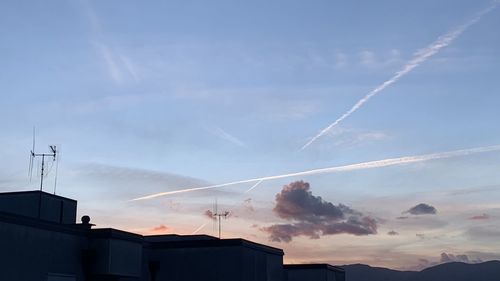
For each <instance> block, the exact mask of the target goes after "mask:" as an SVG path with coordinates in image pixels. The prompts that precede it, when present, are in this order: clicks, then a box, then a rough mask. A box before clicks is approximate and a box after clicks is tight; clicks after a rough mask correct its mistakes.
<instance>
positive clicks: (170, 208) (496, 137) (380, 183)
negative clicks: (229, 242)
mask: <svg viewBox="0 0 500 281" xmlns="http://www.w3.org/2000/svg"><path fill="white" fill-rule="evenodd" d="M497 6H499V7H497ZM499 30H500V2H499V1H491V0H477V1H465V0H460V1H457V0H422V1H401V0H383V1H326V0H317V1H299V0H291V1H285V0H276V1H269V0H254V1H234V0H213V1H190V0H184V1H174V0H169V1H159V0H158V1H118V0H106V1H97V0H94V1H91V0H70V1H62V0H54V1H37V0H31V1H24V0H21V1H18V0H16V1H0V35H1V37H0V38H1V39H0V62H1V67H0V146H1V149H0V157H1V159H2V161H1V162H0V191H1V192H4V191H21V190H33V189H37V188H38V183H39V176H38V177H37V175H36V173H37V172H38V169H39V168H38V167H39V166H38V165H35V169H34V170H35V174H34V175H33V179H32V181H31V182H30V181H29V177H28V164H29V151H30V149H31V146H32V130H33V127H36V152H38V153H42V152H48V145H57V146H58V147H59V148H60V149H61V150H60V152H61V154H60V161H59V167H58V182H57V194H59V195H62V196H66V197H70V198H74V199H76V200H78V204H79V207H78V208H79V216H81V215H84V214H88V215H90V216H91V217H92V222H93V223H95V224H97V226H98V227H114V228H119V229H124V230H127V231H132V232H138V233H142V234H162V233H178V234H192V233H198V234H209V235H217V233H216V231H215V229H214V226H215V224H214V222H213V221H212V220H211V219H210V218H209V217H208V216H207V215H206V214H207V210H209V211H212V209H213V205H214V202H215V201H217V203H218V209H219V210H220V211H222V210H227V211H230V212H231V215H230V217H229V218H228V219H227V220H224V221H223V225H222V228H223V237H226V238H227V237H243V238H245V239H249V240H252V241H256V242H259V243H264V244H269V245H271V246H274V247H278V248H282V249H284V251H285V261H286V262H288V263H298V262H326V263H331V264H351V263H365V264H370V265H373V266H384V267H390V268H397V269H420V268H424V267H428V266H431V265H434V264H437V263H440V262H445V261H449V260H459V261H466V262H478V261H486V260H491V259H500V243H498V237H500V124H499V122H500V110H499V106H500V79H499V78H500V32H499ZM370 93H374V94H373V95H370ZM367 95H368V96H367ZM366 97H368V99H365V100H363V98H366ZM365 101H366V102H365ZM357 103H358V105H359V106H356V104H357ZM353 106H354V107H353ZM346 113H347V114H346ZM345 114H346V115H345ZM343 115H344V117H345V118H343V117H342V116H343ZM335 121H338V122H337V123H335V125H334V126H332V127H331V128H330V129H329V130H325V131H324V134H321V135H318V134H319V133H320V132H321V131H322V130H323V129H325V128H327V127H328V126H329V125H331V124H333V123H334V122H335ZM315 136H317V138H314V137H315ZM402 157H405V158H402ZM387 159H395V160H387ZM379 160H381V161H379ZM385 160H387V161H385ZM373 161H377V162H373ZM388 163H390V164H388ZM35 164H39V163H35ZM352 164H359V165H352ZM349 165H350V166H349ZM335 167H337V168H335ZM320 168H333V169H330V170H328V171H325V172H322V173H316V172H311V173H302V174H299V175H295V176H286V177H285V176H283V177H278V178H266V179H264V180H263V181H261V180H260V178H263V177H271V176H280V175H286V174H290V173H296V172H303V171H304V172H307V171H310V170H312V169H320ZM48 170H49V174H48V176H47V178H46V184H45V186H44V191H47V192H53V191H54V179H55V171H56V166H55V165H53V163H52V162H51V161H49V164H48ZM245 180H250V181H247V182H244V183H238V184H232V185H227V186H224V187H217V188H209V189H204V190H198V191H192V192H184V193H177V194H170V195H165V196H160V197H154V198H150V199H144V200H133V199H137V198H140V197H144V196H147V195H151V194H156V193H161V192H169V191H174V190H183V189H191V188H196V187H206V186H212V185H219V184H225V183H231V182H238V181H245ZM249 189H251V190H249Z"/></svg>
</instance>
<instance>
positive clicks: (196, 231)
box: [191, 223, 207, 235]
mask: <svg viewBox="0 0 500 281" xmlns="http://www.w3.org/2000/svg"><path fill="white" fill-rule="evenodd" d="M206 225H207V223H204V224H202V225H200V226H199V227H198V228H197V229H195V231H193V232H191V235H194V234H196V233H198V232H199V231H200V230H202V229H203V228H204V227H205V226H206Z"/></svg>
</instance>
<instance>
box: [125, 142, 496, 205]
mask: <svg viewBox="0 0 500 281" xmlns="http://www.w3.org/2000/svg"><path fill="white" fill-rule="evenodd" d="M498 150H500V145H493V146H485V147H476V148H470V149H462V150H454V151H448V152H439V153H432V154H424V155H417V156H406V157H399V158H390V159H384V160H376V161H369V162H362V163H356V164H350V165H344V166H336V167H328V168H322V169H314V170H308V171H302V172H296V173H290V174H283V175H276V176H268V177H261V178H254V179H247V180H240V181H234V182H229V183H223V184H216V185H210V186H203V187H195V188H186V189H179V190H173V191H166V192H161V193H155V194H151V195H147V196H144V197H139V198H135V199H132V200H131V201H138V200H147V199H152V198H156V197H161V196H166V195H173V194H179V193H186V192H193V191H199V190H207V189H214V188H218V187H225V186H231V185H237V184H242V183H251V182H257V183H259V182H262V181H266V180H275V179H283V178H290V177H298V176H309V175H317V174H327V173H338V172H348V171H355V170H365V169H373V168H381V167H387V166H396V165H403V164H409V163H416V162H425V161H429V160H436V159H444V158H451V157H459V156H466V155H470V154H475V153H482V152H490V151H498Z"/></svg>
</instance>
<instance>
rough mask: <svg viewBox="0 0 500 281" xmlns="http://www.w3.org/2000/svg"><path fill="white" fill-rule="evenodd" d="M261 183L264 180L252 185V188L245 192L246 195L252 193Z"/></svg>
mask: <svg viewBox="0 0 500 281" xmlns="http://www.w3.org/2000/svg"><path fill="white" fill-rule="evenodd" d="M261 182H263V180H260V181H258V182H257V183H256V184H254V185H252V187H250V188H249V189H247V191H245V193H248V192H250V191H252V190H253V189H254V188H256V187H257V186H258V185H259V184H260V183H261Z"/></svg>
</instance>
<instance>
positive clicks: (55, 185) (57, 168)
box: [54, 146, 61, 195]
mask: <svg viewBox="0 0 500 281" xmlns="http://www.w3.org/2000/svg"><path fill="white" fill-rule="evenodd" d="M58 152H59V153H58V154H57V159H56V160H55V161H56V176H55V177H54V195H56V190H57V175H58V172H59V159H61V146H59V151H58Z"/></svg>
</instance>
